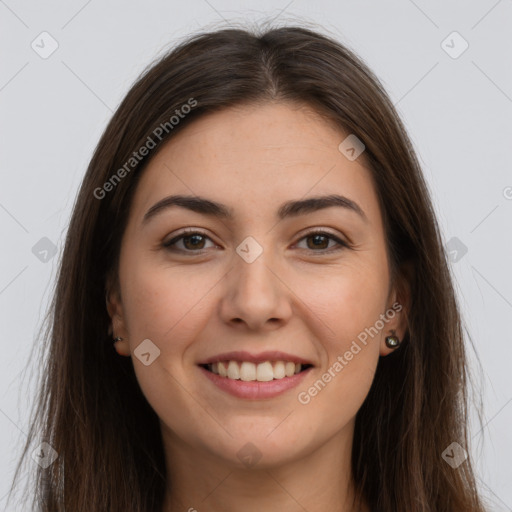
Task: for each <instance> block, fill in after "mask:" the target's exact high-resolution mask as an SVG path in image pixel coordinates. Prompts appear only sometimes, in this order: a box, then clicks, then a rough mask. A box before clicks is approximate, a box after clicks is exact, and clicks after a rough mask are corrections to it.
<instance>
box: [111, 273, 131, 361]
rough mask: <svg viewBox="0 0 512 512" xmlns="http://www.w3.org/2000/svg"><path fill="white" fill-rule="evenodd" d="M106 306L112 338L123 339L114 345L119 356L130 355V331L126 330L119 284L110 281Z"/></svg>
mask: <svg viewBox="0 0 512 512" xmlns="http://www.w3.org/2000/svg"><path fill="white" fill-rule="evenodd" d="M105 298H106V305H107V312H108V316H109V317H110V322H111V323H110V327H109V333H110V334H111V335H112V338H117V337H120V338H123V339H122V340H120V341H116V342H115V343H114V346H115V349H116V351H117V353H118V354H120V355H123V356H129V355H130V345H129V343H128V331H127V329H126V322H125V316H124V312H123V303H122V300H121V291H120V289H119V285H118V284H113V283H112V281H111V280H110V279H109V280H108V282H107V287H106V295H105Z"/></svg>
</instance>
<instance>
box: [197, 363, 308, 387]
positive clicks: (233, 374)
mask: <svg viewBox="0 0 512 512" xmlns="http://www.w3.org/2000/svg"><path fill="white" fill-rule="evenodd" d="M199 366H201V367H202V368H204V369H205V370H207V371H209V372H211V373H214V374H216V375H219V376H220V377H225V378H226V379H230V380H242V381H245V382H251V381H258V382H269V381H272V380H281V379H286V378H287V377H293V375H296V374H298V373H301V372H304V371H306V370H307V369H308V368H311V367H312V366H313V365H312V364H301V363H294V362H291V361H265V362H262V363H258V364H256V363H251V362H249V361H234V360H231V361H219V362H216V363H209V364H200V365H199Z"/></svg>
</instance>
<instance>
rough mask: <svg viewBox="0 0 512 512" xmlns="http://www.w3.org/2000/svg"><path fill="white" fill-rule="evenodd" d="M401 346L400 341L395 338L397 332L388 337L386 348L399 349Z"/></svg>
mask: <svg viewBox="0 0 512 512" xmlns="http://www.w3.org/2000/svg"><path fill="white" fill-rule="evenodd" d="M399 345H400V340H399V339H398V338H397V337H396V336H395V331H391V336H386V347H388V348H397V347H398V346H399Z"/></svg>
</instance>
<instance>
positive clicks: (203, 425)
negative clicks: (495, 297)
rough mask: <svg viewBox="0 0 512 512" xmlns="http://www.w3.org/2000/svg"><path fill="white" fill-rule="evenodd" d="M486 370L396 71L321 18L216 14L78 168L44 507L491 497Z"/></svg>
mask: <svg viewBox="0 0 512 512" xmlns="http://www.w3.org/2000/svg"><path fill="white" fill-rule="evenodd" d="M112 340H113V341H114V348H115V350H113V348H112ZM466 372H467V369H466V360H465V351H464V342H463V336H462V328H461V320H460V316H459V312H458V308H457V304H456V300H455V294H454V290H453V285H452V282H451V278H450V274H449V270H448V267H447V263H446V257H445V254H444V252H443V247H442V240H441V237H440V234H439V229H438V226H437V223H436V219H435V216H434V213H433V208H432V205H431V201H430V198H429V193H428V190H427V187H426V185H425V182H424V179H423V177H422V173H421V169H420V166H419V164H418V161H417V159H416V156H415V154H414V151H413V149H412V146H411V143H410V142H409V139H408V137H407V135H406V133H405V130H404V127H403V125H402V123H401V122H400V120H399V118H398V116H397V114H396V112H395V110H394V108H393V105H392V104H391V102H390V100H389V98H388V97H387V95H386V93H385V92H384V90H383V88H382V86H381V85H380V83H379V81H378V80H377V78H376V77H375V76H374V75H373V74H372V73H371V71H370V70H368V69H367V68H366V67H365V65H364V64H363V63H362V62H361V61H360V60H359V59H358V58H357V57H356V56H355V55H354V54H352V53H351V52H350V51H349V50H347V49H346V48H344V47H343V46H342V45H340V44H339V43H337V42H335V41H333V40H330V39H328V38H326V37H324V36H322V35H319V34H317V33H314V32H312V31H308V30H305V29H302V28H294V27H289V28H280V29H272V30H269V31H267V32H265V33H263V34H260V35H255V34H252V33H249V32H246V31H242V30H221V31H217V32H213V33H207V34H203V35H199V36H195V37H192V38H191V39H189V40H188V41H186V42H185V43H183V44H181V45H180V46H179V47H178V48H176V49H174V50H173V51H171V52H170V53H169V54H168V55H166V56H165V57H164V58H162V59H161V60H160V61H159V62H157V63H156V64H155V65H153V66H152V67H151V68H150V69H148V70H147V71H146V72H145V73H144V74H143V76H142V77H141V78H140V79H139V80H138V81H137V83H136V84H135V85H134V86H133V87H132V89H131V90H130V91H129V92H128V94H127V96H126V98H125V99H124V101H123V102H122V104H121V105H120V107H119V108H118V109H117V112H116V113H115V114H114V116H113V118H112V120H111V122H110V123H109V125H108V127H107V129H106V131H105V133H104V134H103V136H102V138H101V140H100V142H99V144H98V147H97V149H96V151H95V153H94V156H93V158H92V161H91V163H90V166H89V168H88V171H87V174H86V176H85V178H84V181H83V184H82V186H81V189H80V192H79V195H78V198H77V201H76V204H75V207H74V212H73V216H72V220H71V224H70V227H69V232H68V236H67V240H66V246H65V250H64V253H63V258H62V264H61V268H60V274H59V278H58V285H57V290H56V294H55V299H54V302H53V305H52V319H51V337H50V340H49V353H48V355H47V358H46V366H45V368H44V378H43V381H42V385H41V395H40V401H39V407H38V409H37V411H36V413H35V416H34V420H33V427H32V431H31V442H32V445H33V443H34V439H35V438H36V437H35V436H36V433H37V431H38V430H41V435H40V437H37V440H38V442H44V443H46V444H44V443H43V444H42V445H41V446H40V447H39V448H38V450H39V451H38V452H37V453H38V456H39V460H38V473H37V480H36V484H37V491H38V492H37V503H36V504H35V507H36V508H37V510H41V511H56V510H66V511H71V510H73V511H82V510H94V511H103V510H104V511H107V510H108V511H110V512H112V511H123V512H124V511H132V510H133V511H161V512H171V511H177V510H189V511H192V510H198V511H200V512H203V511H221V510H222V511H228V510H248V511H249V510H280V511H283V510H284V511H295V510H308V511H309V512H315V511H319V510H322V511H325V510H329V511H338V510H339V511H346V512H347V511H350V512H352V511H379V512H405V511H407V512H411V511H415V512H416V511H417V512H420V511H421V512H427V511H429V512H433V511H435V512H455V511H460V512H481V511H483V510H484V509H483V506H482V504H481V500H480V498H479V496H478V493H477V490H476V485H475V478H474V475H473V471H472V467H471V463H470V459H469V458H468V457H467V451H469V449H468V447H467V440H468V439H467V434H466V407H467V405H466ZM38 426H39V427H40V428H39V427H38ZM36 444H37V443H36ZM32 445H31V446H32ZM25 451H26V452H27V453H28V443H27V447H26V449H25ZM36 455H37V454H36ZM34 459H35V460H37V456H34Z"/></svg>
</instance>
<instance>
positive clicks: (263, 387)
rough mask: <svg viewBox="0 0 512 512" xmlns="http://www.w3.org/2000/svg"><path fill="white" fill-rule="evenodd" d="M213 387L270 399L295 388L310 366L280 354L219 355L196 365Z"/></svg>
mask: <svg viewBox="0 0 512 512" xmlns="http://www.w3.org/2000/svg"><path fill="white" fill-rule="evenodd" d="M197 366H198V367H199V368H200V370H201V372H202V374H203V375H204V376H205V377H206V378H207V380H208V381H209V382H211V383H212V384H213V385H214V387H215V388H217V389H219V390H221V391H223V392H226V393H229V394H230V395H232V396H235V397H237V398H245V399H253V400H261V399H270V398H274V397H276V396H278V395H281V394H283V393H285V392H286V391H287V390H291V389H292V388H294V387H296V386H298V385H299V383H300V382H302V381H303V380H304V379H305V378H306V375H307V374H308V373H309V372H310V371H312V369H313V368H314V366H315V365H314V364H312V363H311V362H310V361H307V360H306V359H303V358H300V357H297V356H293V355H290V354H285V353H283V352H275V351H273V352H270V351H268V352H263V353H260V354H258V355H253V354H250V353H249V352H229V353H224V354H219V355H218V356H214V357H211V358H209V359H207V360H204V361H202V362H200V363H199V364H198V365H197Z"/></svg>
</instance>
